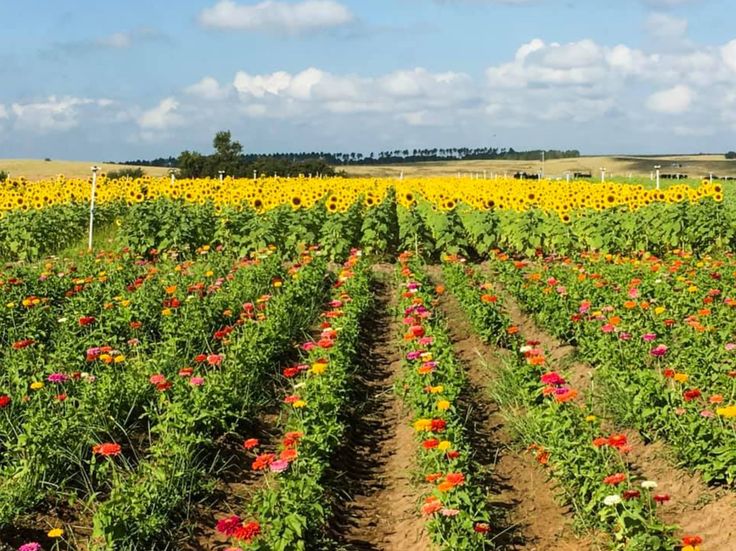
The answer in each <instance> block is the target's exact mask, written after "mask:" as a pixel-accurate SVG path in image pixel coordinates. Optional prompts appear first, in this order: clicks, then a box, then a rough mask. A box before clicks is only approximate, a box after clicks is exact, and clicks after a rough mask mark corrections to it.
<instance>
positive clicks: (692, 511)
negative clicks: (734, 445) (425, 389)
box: [504, 294, 736, 551]
mask: <svg viewBox="0 0 736 551" xmlns="http://www.w3.org/2000/svg"><path fill="white" fill-rule="evenodd" d="M504 304H505V305H506V307H507V311H508V313H509V316H510V317H511V319H512V321H513V323H514V324H516V325H518V326H519V327H520V328H521V331H522V333H523V334H524V335H525V336H526V337H527V338H529V339H534V340H538V341H540V342H541V343H542V346H544V347H545V348H547V349H548V350H549V352H550V359H551V361H552V362H553V363H555V362H556V363H557V364H558V365H560V364H561V365H563V366H565V367H566V369H567V370H568V373H569V374H570V379H571V381H570V382H571V384H572V385H573V387H574V388H577V389H578V390H579V391H581V393H583V394H585V393H586V392H587V391H589V390H590V386H591V384H592V381H593V379H592V377H593V371H594V370H593V368H592V367H590V366H589V365H587V364H585V363H581V362H578V361H575V360H574V352H575V347H573V346H569V345H565V344H562V343H560V342H559V341H558V340H557V339H556V338H555V337H553V336H552V335H550V334H549V333H547V332H545V331H544V330H542V329H540V328H539V327H538V326H537V325H536V323H535V322H534V320H532V319H531V317H530V316H527V315H526V314H524V313H523V311H522V310H521V308H520V307H519V305H518V303H517V302H516V301H515V300H514V299H513V297H510V296H509V295H508V294H505V295H504ZM623 432H624V433H625V434H626V436H627V438H628V439H629V442H630V443H631V444H632V448H633V449H632V451H631V453H630V454H629V455H628V457H627V460H628V462H629V463H630V464H631V466H632V468H633V469H634V470H635V471H637V472H638V473H639V474H640V475H641V476H642V477H643V478H645V479H648V480H654V481H656V482H657V483H658V484H659V489H660V490H661V491H662V492H666V493H668V494H669V495H670V497H671V500H670V501H669V502H668V503H667V504H666V505H664V506H661V507H659V508H658V512H659V516H660V518H662V520H664V521H665V522H668V523H672V524H677V525H678V526H680V533H681V534H683V535H699V536H701V537H702V538H703V540H704V544H703V549H704V550H708V551H731V550H733V549H736V523H735V522H734V521H733V519H734V517H736V493H734V492H732V491H729V490H727V489H717V488H711V487H709V486H708V485H707V484H705V483H704V482H703V481H702V480H701V479H700V478H699V477H698V476H697V475H693V474H691V473H689V472H687V471H686V470H684V469H681V468H679V467H677V466H676V465H675V464H674V463H673V460H672V451H671V450H669V449H668V448H667V445H666V444H665V443H663V442H654V443H650V444H648V443H646V442H644V441H643V439H642V438H641V436H640V434H639V433H638V432H637V431H634V430H625V431H623Z"/></svg>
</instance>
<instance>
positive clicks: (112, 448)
mask: <svg viewBox="0 0 736 551" xmlns="http://www.w3.org/2000/svg"><path fill="white" fill-rule="evenodd" d="M120 451H121V449H120V444H115V443H113V442H105V443H104V444H95V445H94V446H92V453H93V454H95V455H102V456H104V457H114V456H116V455H120Z"/></svg>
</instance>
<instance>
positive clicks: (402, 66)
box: [0, 0, 736, 160]
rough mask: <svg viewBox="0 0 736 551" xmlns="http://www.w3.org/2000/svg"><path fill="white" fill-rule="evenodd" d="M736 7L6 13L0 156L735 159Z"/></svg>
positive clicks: (360, 6) (378, 1)
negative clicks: (578, 153) (377, 154)
mask: <svg viewBox="0 0 736 551" xmlns="http://www.w3.org/2000/svg"><path fill="white" fill-rule="evenodd" d="M729 4H732V2H731V0H617V1H615V2H614V1H608V0H363V1H357V0H266V1H250V0H202V1H193V0H180V1H178V2H166V3H163V2H151V1H148V2H143V1H141V0H126V1H124V2H123V1H120V0H117V1H115V0H108V1H105V2H99V1H95V2H92V1H90V0H75V1H74V2H58V1H53V0H28V1H27V2H12V1H10V0H0V21H3V22H4V23H6V24H5V25H3V26H2V32H0V82H2V86H0V157H46V156H48V157H53V158H70V159H84V160H105V159H112V160H122V159H128V158H137V157H146V158H150V157H154V156H159V155H168V154H177V153H178V152H179V151H181V150H182V149H187V148H189V149H192V148H193V149H199V150H206V149H208V148H209V144H210V141H211V137H212V135H213V134H214V132H215V131H216V130H218V129H223V128H228V129H230V130H232V131H233V133H234V135H235V136H236V137H237V138H238V139H239V140H240V141H241V142H242V143H243V144H244V145H245V146H246V149H247V150H248V151H255V152H270V151H302V150H330V151H346V152H349V151H362V152H368V151H371V150H375V151H378V150H381V149H396V148H401V149H403V148H409V149H411V148H414V147H449V146H463V145H465V146H485V145H496V146H513V147H514V148H517V149H521V148H537V147H545V148H578V149H581V150H582V151H583V152H584V153H591V154H592V153H614V152H619V153H636V152H640V153H656V152H700V151H723V150H726V149H735V148H736V25H734V24H735V23H736V13H734V11H733V7H732V5H729Z"/></svg>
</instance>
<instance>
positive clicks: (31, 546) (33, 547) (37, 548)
mask: <svg viewBox="0 0 736 551" xmlns="http://www.w3.org/2000/svg"><path fill="white" fill-rule="evenodd" d="M41 549H42V548H41V544H40V543H37V542H35V541H32V542H29V543H24V544H23V545H21V546H20V547H19V548H18V551H41Z"/></svg>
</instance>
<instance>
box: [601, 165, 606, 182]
mask: <svg viewBox="0 0 736 551" xmlns="http://www.w3.org/2000/svg"><path fill="white" fill-rule="evenodd" d="M605 181H606V169H605V168H603V167H601V182H605Z"/></svg>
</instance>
